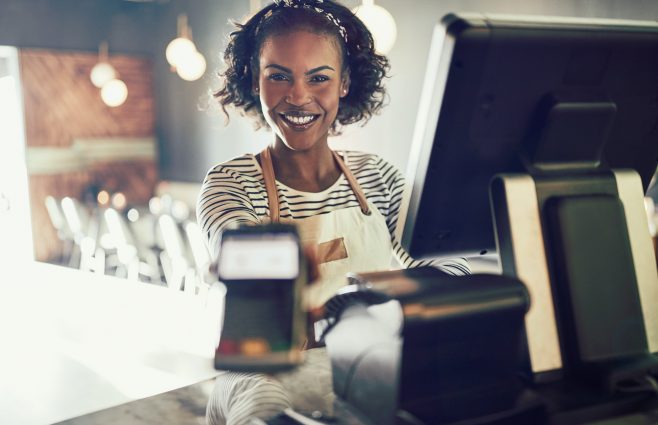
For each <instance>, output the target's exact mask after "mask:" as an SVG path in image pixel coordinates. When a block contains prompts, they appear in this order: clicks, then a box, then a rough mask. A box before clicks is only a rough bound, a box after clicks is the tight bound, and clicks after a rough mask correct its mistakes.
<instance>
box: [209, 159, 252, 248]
mask: <svg viewBox="0 0 658 425" xmlns="http://www.w3.org/2000/svg"><path fill="white" fill-rule="evenodd" d="M197 221H198V223H199V226H200V227H201V229H202V230H203V234H204V235H205V237H206V242H207V244H208V249H209V251H210V255H211V256H212V257H213V258H215V257H216V256H217V249H216V248H217V244H218V242H219V235H220V234H221V232H222V230H224V229H226V228H227V227H230V226H233V225H236V224H242V223H259V222H260V219H259V217H258V215H257V214H256V210H255V208H254V205H253V203H252V201H251V199H250V197H249V192H248V191H247V188H246V186H245V181H244V177H243V176H241V175H240V174H239V173H237V172H236V171H234V170H230V169H228V168H225V167H222V166H221V165H220V166H216V167H214V168H212V169H211V170H210V171H209V172H208V174H207V175H206V178H205V180H204V181H203V185H202V186H201V192H200V193H199V198H198V201H197Z"/></svg>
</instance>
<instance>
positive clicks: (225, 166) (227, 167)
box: [207, 153, 262, 179]
mask: <svg viewBox="0 0 658 425" xmlns="http://www.w3.org/2000/svg"><path fill="white" fill-rule="evenodd" d="M226 174H228V175H232V176H233V177H238V176H240V177H243V178H248V179H249V178H259V177H260V176H261V175H262V173H261V169H260V166H259V165H258V161H256V156H255V155H254V154H252V153H246V154H243V155H240V156H238V157H235V158H232V159H229V160H228V161H224V162H221V163H219V164H216V165H214V166H212V167H211V168H210V170H208V173H207V176H208V177H211V178H212V177H213V176H216V175H226Z"/></svg>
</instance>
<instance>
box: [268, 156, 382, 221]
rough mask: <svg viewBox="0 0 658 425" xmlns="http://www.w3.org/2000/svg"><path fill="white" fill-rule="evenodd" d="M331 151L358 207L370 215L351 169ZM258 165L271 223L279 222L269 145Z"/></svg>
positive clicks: (277, 194)
mask: <svg viewBox="0 0 658 425" xmlns="http://www.w3.org/2000/svg"><path fill="white" fill-rule="evenodd" d="M332 153H333V155H334V160H335V161H336V164H337V165H338V168H340V170H341V171H342V172H343V174H344V175H345V178H346V179H347V183H348V184H349V185H350V188H352V191H353V192H354V195H355V196H356V200H357V201H358V202H359V207H360V208H361V212H362V213H363V214H364V215H370V214H371V212H370V207H369V206H368V200H367V199H366V195H365V194H364V193H363V190H362V189H361V186H359V182H357V180H356V177H354V174H352V171H351V170H350V169H349V168H348V167H347V165H346V164H345V162H344V161H343V158H341V157H340V155H338V153H336V151H332ZM260 165H261V168H262V169H263V180H264V181H265V191H266V192H267V201H268V205H269V209H270V221H272V222H273V223H278V222H279V193H278V192H277V190H276V180H275V177H274V167H272V155H271V154H270V148H269V146H268V147H266V148H265V149H263V150H262V151H261V153H260Z"/></svg>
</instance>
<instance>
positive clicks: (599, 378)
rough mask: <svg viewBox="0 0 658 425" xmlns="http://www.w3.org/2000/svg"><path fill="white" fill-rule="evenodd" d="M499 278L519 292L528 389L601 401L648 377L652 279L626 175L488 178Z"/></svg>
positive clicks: (635, 192) (656, 320) (656, 336)
mask: <svg viewBox="0 0 658 425" xmlns="http://www.w3.org/2000/svg"><path fill="white" fill-rule="evenodd" d="M490 189H491V192H490V195H491V205H492V213H493V217H494V225H495V230H496V231H495V234H496V244H497V247H498V252H499V255H500V261H501V267H502V271H503V274H506V275H510V276H513V277H516V278H518V279H520V280H521V281H522V282H524V283H525V284H526V286H527V288H528V291H529V293H530V297H531V307H530V310H529V312H528V314H527V315H526V319H525V320H526V336H527V344H528V351H529V355H530V363H531V365H532V371H533V372H534V378H535V379H534V380H535V382H538V383H541V382H544V381H550V380H555V378H556V377H557V378H558V379H559V380H561V381H564V382H573V383H576V382H577V383H578V385H580V384H583V385H585V386H588V387H591V388H593V389H596V391H603V392H605V393H608V394H610V393H611V392H612V391H613V390H614V388H615V386H617V385H618V384H619V383H620V382H623V381H627V380H635V379H637V380H641V379H642V378H643V377H644V376H645V375H647V374H649V373H653V374H657V373H658V357H656V356H654V355H652V354H651V353H656V352H658V271H657V267H656V263H655V257H654V251H653V245H652V241H651V237H650V235H649V231H648V225H647V219H646V213H645V211H644V200H643V192H642V184H641V181H640V177H639V175H638V174H637V173H636V172H635V171H627V170H616V171H611V172H598V173H591V172H589V173H583V172H581V173H577V172H572V173H570V174H566V173H562V174H559V175H546V176H531V175H529V174H508V175H498V176H496V177H495V178H494V179H493V180H492V183H491V188H490Z"/></svg>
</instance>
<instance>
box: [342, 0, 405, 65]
mask: <svg viewBox="0 0 658 425" xmlns="http://www.w3.org/2000/svg"><path fill="white" fill-rule="evenodd" d="M353 12H354V14H355V15H356V16H357V17H358V18H359V19H361V21H363V23H364V24H365V25H366V27H367V28H368V30H370V32H371V33H372V38H373V39H374V40H375V50H376V51H377V52H378V53H381V54H387V53H388V52H390V51H391V49H392V48H393V45H394V44H395V39H396V38H397V34H398V30H397V26H396V25H395V19H393V15H391V13H390V12H389V11H388V10H386V9H384V8H383V7H381V6H378V5H376V4H375V0H363V3H362V4H361V5H360V6H357V7H356V8H355V9H354V10H353Z"/></svg>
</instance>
